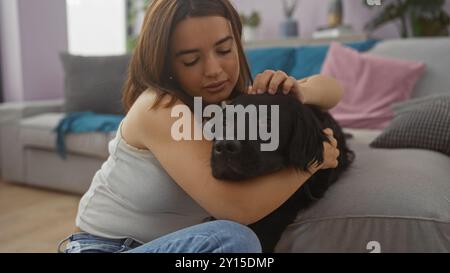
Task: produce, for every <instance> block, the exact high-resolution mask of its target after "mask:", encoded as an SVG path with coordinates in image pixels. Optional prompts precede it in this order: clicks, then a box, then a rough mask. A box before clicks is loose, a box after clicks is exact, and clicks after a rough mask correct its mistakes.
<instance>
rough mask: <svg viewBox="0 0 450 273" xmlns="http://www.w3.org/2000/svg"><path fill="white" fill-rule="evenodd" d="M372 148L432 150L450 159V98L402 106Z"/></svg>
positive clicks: (445, 97) (441, 97) (438, 98)
mask: <svg viewBox="0 0 450 273" xmlns="http://www.w3.org/2000/svg"><path fill="white" fill-rule="evenodd" d="M370 146H371V147H374V148H419V149H429V150H434V151H437V152H441V153H444V154H446V155H449V156H450V95H441V96H434V97H433V98H429V99H427V100H423V99H418V100H417V101H415V100H412V101H411V103H410V104H409V105H408V106H405V105H403V107H402V108H401V109H399V110H397V112H396V116H395V118H394V120H393V121H392V122H391V124H389V126H388V127H387V128H385V129H384V130H383V132H382V133H381V134H380V135H379V136H378V137H377V138H376V139H375V140H374V141H373V142H372V143H371V144H370Z"/></svg>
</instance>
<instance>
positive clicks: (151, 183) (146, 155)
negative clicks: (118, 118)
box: [76, 123, 210, 242]
mask: <svg viewBox="0 0 450 273" xmlns="http://www.w3.org/2000/svg"><path fill="white" fill-rule="evenodd" d="M121 125H122V123H121V124H120V125H119V128H118V130H117V133H116V137H115V138H114V139H112V140H111V141H110V142H109V145H108V150H109V157H108V160H107V161H106V162H105V163H103V165H102V167H101V169H100V170H99V171H97V173H96V174H95V176H94V178H93V180H92V183H91V186H90V188H89V190H88V191H87V192H86V193H85V194H84V196H83V197H82V198H81V200H80V204H79V208H78V214H77V217H76V225H77V226H78V227H79V228H81V229H82V230H83V231H85V232H88V233H90V234H93V235H97V236H102V237H106V238H112V239H118V238H124V237H132V238H134V239H137V240H139V241H141V242H149V241H151V240H153V239H156V238H158V237H160V236H162V235H165V234H167V233H170V232H173V231H176V230H179V229H182V228H185V227H188V226H192V225H195V224H199V223H202V222H204V221H205V220H206V218H208V217H209V216H210V215H209V214H208V213H207V212H206V211H205V210H204V209H203V208H202V207H200V206H199V205H198V204H197V203H196V202H195V201H194V200H193V199H192V198H191V197H190V196H189V195H188V194H187V193H186V192H184V191H183V189H182V188H181V187H180V186H178V184H176V183H175V181H173V180H172V178H171V177H170V176H169V175H168V174H167V173H166V171H165V170H164V169H163V167H162V166H161V165H160V163H159V162H158V160H157V159H156V158H155V156H154V155H153V154H152V152H151V151H148V150H141V149H137V148H135V147H133V146H130V145H129V144H127V143H126V142H125V141H124V139H123V138H122V135H121Z"/></svg>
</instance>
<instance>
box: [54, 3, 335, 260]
mask: <svg viewBox="0 0 450 273" xmlns="http://www.w3.org/2000/svg"><path fill="white" fill-rule="evenodd" d="M241 31H242V26H241V23H240V21H239V16H238V13H237V12H236V10H235V9H234V8H233V7H232V6H231V4H230V3H229V2H228V0H154V1H153V2H152V4H151V6H150V7H149V8H148V10H147V13H146V17H145V21H144V25H143V29H142V32H141V36H140V39H139V42H138V45H137V48H136V49H135V51H134V54H133V58H132V60H131V63H130V66H129V74H128V79H127V82H126V84H125V88H124V97H123V102H124V106H125V108H126V111H127V114H126V117H125V118H124V120H123V121H122V123H121V124H120V126H119V129H118V131H117V135H116V137H115V139H113V140H112V141H111V142H110V143H109V152H110V156H109V158H108V160H107V161H106V162H105V163H104V164H103V166H102V168H101V169H100V170H99V171H98V172H97V173H96V175H95V176H94V178H93V181H92V184H91V186H90V188H89V190H88V191H87V192H86V194H85V195H84V196H83V198H82V199H81V201H80V205H79V210H78V215H77V218H76V229H75V233H74V234H73V235H71V236H69V237H68V238H66V239H65V240H63V241H62V242H61V243H60V245H59V246H58V250H60V248H61V246H62V243H64V242H65V241H69V243H68V244H67V245H66V248H65V250H64V252H260V251H261V246H260V244H259V241H258V239H257V237H256V236H255V234H254V233H253V232H252V231H251V230H250V229H249V228H247V227H246V225H247V224H250V223H253V222H255V221H258V220H259V219H261V218H263V217H264V216H266V215H268V214H269V213H271V212H272V211H274V210H275V209H276V208H278V207H279V206H280V205H281V204H283V202H285V201H286V200H287V199H288V198H289V197H290V196H291V195H292V194H293V193H294V192H295V191H296V190H297V189H298V188H299V187H301V186H302V184H303V183H304V182H306V180H307V179H308V178H309V177H310V176H311V175H312V174H314V173H315V172H316V171H317V170H319V169H324V168H334V167H336V166H337V156H338V154H339V151H338V150H337V148H336V140H335V139H334V138H333V136H332V131H331V130H329V129H327V130H326V131H325V132H326V133H327V134H328V135H329V138H330V143H328V142H325V143H323V145H324V148H325V149H324V158H325V161H324V163H323V164H321V165H320V166H319V165H318V164H312V165H311V168H310V172H309V173H308V172H300V171H298V170H296V169H294V168H286V169H284V170H281V171H279V172H276V173H273V174H270V175H265V176H261V177H257V178H254V179H248V180H246V181H244V182H242V183H229V182H227V181H220V180H217V179H215V178H214V177H213V176H212V174H211V169H210V166H209V159H210V154H211V148H212V142H211V141H207V140H192V141H188V140H182V141H175V140H174V139H173V137H172V136H171V126H172V124H173V123H174V122H175V121H176V118H173V117H171V109H172V108H173V107H174V106H176V105H188V106H189V107H191V109H192V102H193V97H195V96H197V97H201V98H202V99H203V103H204V104H220V103H221V102H222V101H225V100H229V99H232V98H233V97H235V96H237V95H238V94H239V93H241V92H249V93H251V94H254V93H263V92H266V91H268V92H270V93H274V91H276V90H277V89H278V88H282V89H283V90H284V93H285V94H286V95H292V96H293V97H295V98H296V99H299V100H302V101H303V102H307V103H310V104H316V105H319V106H321V107H322V108H324V109H328V108H331V107H333V106H334V105H335V104H337V102H338V101H339V99H340V97H341V96H342V89H341V87H340V85H339V84H338V83H337V82H336V81H335V80H333V79H330V78H325V77H323V76H314V77H310V78H307V79H303V80H300V81H297V80H295V79H294V78H292V77H289V76H288V75H286V73H284V72H282V71H265V72H264V73H262V74H259V75H258V76H257V77H256V78H255V80H254V82H253V85H252V86H251V87H248V86H249V85H250V84H251V76H250V71H249V67H248V64H247V61H246V59H245V56H244V52H243V48H242V44H241V40H240V38H241ZM191 120H194V118H193V116H192V118H191ZM192 126H193V124H192ZM279 180H283V183H277V182H278V181H279ZM210 216H213V217H214V218H216V219H220V220H216V221H207V220H206V219H208V218H209V217H210Z"/></svg>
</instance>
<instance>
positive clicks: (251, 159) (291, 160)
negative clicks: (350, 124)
mask: <svg viewBox="0 0 450 273" xmlns="http://www.w3.org/2000/svg"><path fill="white" fill-rule="evenodd" d="M231 105H233V106H237V105H241V106H242V107H243V108H245V109H249V108H246V107H247V106H251V105H254V106H256V109H257V110H260V109H261V108H260V106H266V109H267V110H268V111H266V115H267V116H265V115H261V112H258V115H257V117H256V118H255V119H253V120H252V119H251V118H250V115H245V120H241V121H242V122H244V123H243V124H245V126H244V128H245V134H244V135H245V139H240V138H238V135H237V129H236V130H234V134H233V135H234V139H231V140H229V139H226V138H225V137H224V138H223V139H224V140H218V139H216V140H214V144H213V150H212V155H211V167H212V173H213V176H214V177H216V178H219V179H230V180H241V179H246V178H249V177H255V176H259V175H263V174H267V173H270V172H274V171H277V170H280V169H281V168H283V167H286V166H290V165H292V166H295V167H297V168H299V169H301V170H305V171H306V170H307V169H308V167H309V165H310V163H311V162H314V161H317V162H319V163H322V162H323V145H322V142H323V141H327V137H326V136H325V135H324V133H323V132H322V127H321V124H320V122H319V120H318V119H317V118H316V116H315V114H314V112H313V111H312V110H311V108H309V107H307V106H305V105H303V104H302V103H300V102H299V101H298V100H297V99H295V98H293V97H292V96H289V95H284V94H281V93H278V94H276V95H270V94H260V95H241V96H239V97H237V98H236V99H234V100H233V101H232V102H231ZM273 106H278V116H277V115H276V111H275V110H274V109H275V107H273ZM263 108H264V107H262V110H263ZM241 109H242V108H241ZM223 117H224V136H225V135H226V131H227V130H230V129H233V128H234V127H232V126H230V123H231V121H230V120H229V119H226V110H225V109H224V112H223ZM241 117H242V116H241ZM233 122H234V125H235V127H237V126H236V124H237V122H238V121H237V117H236V116H235V117H234V118H233ZM254 122H256V123H257V124H256V125H257V126H256V127H257V129H258V130H257V132H258V134H257V137H256V139H252V138H250V135H249V128H251V125H255V124H254ZM261 131H263V132H269V133H270V134H269V135H270V136H272V137H277V138H278V139H277V140H274V139H266V140H263V139H262V138H261ZM275 131H277V132H275ZM270 142H272V144H275V145H276V147H275V149H274V150H271V151H265V150H263V149H262V144H268V143H270Z"/></svg>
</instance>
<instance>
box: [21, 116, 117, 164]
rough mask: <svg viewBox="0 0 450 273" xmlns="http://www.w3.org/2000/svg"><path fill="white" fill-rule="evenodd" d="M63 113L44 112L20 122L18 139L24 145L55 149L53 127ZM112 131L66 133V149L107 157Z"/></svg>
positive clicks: (86, 154) (76, 152)
mask: <svg viewBox="0 0 450 273" xmlns="http://www.w3.org/2000/svg"><path fill="white" fill-rule="evenodd" d="M64 116H65V113H45V114H41V115H37V116H33V117H30V118H26V119H23V120H22V121H21V122H20V140H21V142H22V144H23V145H24V147H29V148H37V149H45V150H52V151H55V155H56V132H54V129H55V128H56V126H58V123H59V122H60V121H61V120H62V119H63V118H64ZM114 136H115V132H112V133H102V132H98V133H97V132H94V133H82V134H67V135H66V138H65V140H66V141H65V143H66V151H67V152H68V153H74V154H79V155H85V156H90V157H98V158H102V159H103V158H107V157H108V142H109V141H110V140H111V139H112V138H114Z"/></svg>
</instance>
